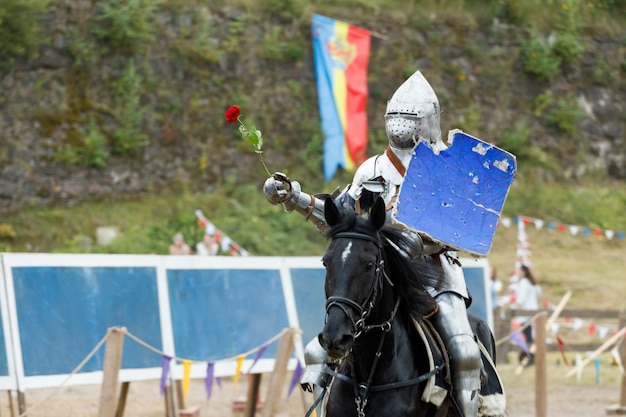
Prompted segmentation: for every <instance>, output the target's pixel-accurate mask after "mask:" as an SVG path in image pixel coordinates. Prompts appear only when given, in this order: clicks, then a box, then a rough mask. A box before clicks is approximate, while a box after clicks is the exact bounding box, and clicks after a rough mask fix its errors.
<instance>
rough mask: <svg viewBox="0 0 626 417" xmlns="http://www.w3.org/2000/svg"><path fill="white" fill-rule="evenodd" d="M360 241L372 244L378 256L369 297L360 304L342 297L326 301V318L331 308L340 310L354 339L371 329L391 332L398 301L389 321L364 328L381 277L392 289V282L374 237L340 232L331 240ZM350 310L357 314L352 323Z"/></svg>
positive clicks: (380, 286) (376, 296)
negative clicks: (349, 325) (350, 327)
mask: <svg viewBox="0 0 626 417" xmlns="http://www.w3.org/2000/svg"><path fill="white" fill-rule="evenodd" d="M339 238H345V239H361V240H367V241H370V242H373V243H375V244H376V246H377V247H378V255H377V256H376V272H375V276H374V282H373V283H372V288H371V289H370V294H369V296H368V297H367V298H366V299H365V301H363V303H362V304H359V303H357V302H356V301H354V300H351V299H349V298H347V297H342V296H337V295H334V296H330V297H328V298H327V299H326V315H327V316H328V310H329V309H330V308H331V307H333V306H334V307H338V308H340V309H341V310H342V311H343V312H344V314H345V315H346V316H347V317H348V318H349V319H350V321H352V336H353V337H354V338H355V339H356V338H357V337H359V336H360V335H361V333H362V332H368V331H370V330H372V329H382V330H383V332H388V331H390V330H391V323H392V322H393V319H394V317H395V315H396V312H397V311H398V305H399V299H398V300H397V301H396V305H395V307H394V309H393V311H392V313H391V317H390V318H389V320H387V321H385V322H383V323H381V324H375V325H370V326H365V320H366V319H367V317H368V316H369V315H370V314H371V312H372V309H373V308H374V305H375V304H376V299H377V298H378V294H379V292H380V291H382V286H383V277H384V278H385V279H386V280H387V282H388V283H389V285H391V286H392V287H393V282H391V279H389V275H387V272H386V271H385V267H384V266H385V261H384V260H383V259H382V256H381V243H380V240H379V239H377V238H376V237H374V236H371V235H368V234H366V233H359V232H340V233H337V234H335V235H334V236H333V237H332V239H333V240H335V239H339ZM349 308H351V309H353V310H355V311H356V312H357V315H358V316H359V319H358V320H357V321H354V319H353V317H352V316H351V315H350V313H349V311H348V309H349Z"/></svg>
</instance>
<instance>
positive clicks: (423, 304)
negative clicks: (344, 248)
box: [324, 207, 441, 319]
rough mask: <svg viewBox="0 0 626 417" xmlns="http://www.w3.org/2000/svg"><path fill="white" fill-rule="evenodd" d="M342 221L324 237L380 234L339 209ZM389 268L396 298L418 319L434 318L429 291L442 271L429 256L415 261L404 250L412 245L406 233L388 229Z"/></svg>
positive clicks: (383, 235) (384, 234)
mask: <svg viewBox="0 0 626 417" xmlns="http://www.w3.org/2000/svg"><path fill="white" fill-rule="evenodd" d="M339 210H340V211H341V221H340V222H339V223H337V224H335V225H333V226H331V227H329V228H328V229H327V230H326V232H325V233H324V236H325V237H326V238H329V239H330V238H332V237H333V236H335V235H336V234H337V233H341V232H347V231H351V232H358V233H365V234H368V235H370V236H377V235H378V230H376V228H375V227H374V226H372V225H371V223H370V222H369V221H368V220H367V219H366V218H364V217H362V216H359V215H358V214H357V213H356V212H355V211H354V210H350V209H346V208H345V207H339ZM380 238H381V240H382V242H381V243H382V249H383V252H384V258H385V268H386V269H387V273H388V275H389V278H390V279H391V281H392V282H393V284H394V286H395V287H396V294H398V296H399V297H401V298H402V300H403V303H402V304H403V306H404V308H405V309H406V310H407V311H408V314H410V315H411V317H413V318H415V319H420V318H422V317H424V316H429V315H431V314H432V313H433V312H434V311H435V310H436V309H437V304H436V302H435V299H434V298H433V297H432V296H431V295H430V294H429V293H428V292H427V291H426V287H434V286H435V285H436V283H437V281H438V280H439V279H440V277H441V270H440V269H439V268H437V267H436V266H435V265H433V264H432V263H429V262H428V261H427V257H426V256H421V257H417V258H411V257H410V256H409V254H408V253H406V251H404V250H403V249H401V248H403V247H407V246H408V245H409V243H408V241H407V238H406V237H405V236H404V235H403V234H402V229H398V228H395V227H391V226H384V227H383V228H382V229H381V230H380Z"/></svg>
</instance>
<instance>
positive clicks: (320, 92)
mask: <svg viewBox="0 0 626 417" xmlns="http://www.w3.org/2000/svg"><path fill="white" fill-rule="evenodd" d="M334 22H335V21H334V20H333V19H329V18H327V17H324V16H320V15H313V24H312V32H313V58H314V63H315V77H316V79H317V96H318V108H319V112H320V117H321V120H322V131H323V132H324V179H325V180H326V181H329V180H330V179H332V177H333V175H334V173H335V171H336V169H337V167H339V166H341V167H343V168H345V167H346V156H345V146H344V144H345V137H344V132H343V127H342V126H341V120H340V119H339V111H338V110H337V104H336V103H335V99H334V96H333V83H332V76H333V69H334V67H335V64H334V62H333V59H332V57H331V56H330V54H329V53H328V51H327V50H326V45H327V44H328V42H329V41H330V39H331V38H332V37H333V36H334V33H335V23H334Z"/></svg>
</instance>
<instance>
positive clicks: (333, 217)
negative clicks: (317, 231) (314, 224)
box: [324, 197, 341, 226]
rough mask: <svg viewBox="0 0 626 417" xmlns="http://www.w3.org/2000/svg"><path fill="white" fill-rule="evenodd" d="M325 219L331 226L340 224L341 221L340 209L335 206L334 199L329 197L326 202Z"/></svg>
mask: <svg viewBox="0 0 626 417" xmlns="http://www.w3.org/2000/svg"><path fill="white" fill-rule="evenodd" d="M324 218H325V219H326V223H327V224H328V225H329V226H334V225H336V224H337V223H339V220H340V219H341V214H340V213H339V209H338V208H337V206H336V205H335V202H334V201H333V199H332V198H330V197H328V198H326V200H324Z"/></svg>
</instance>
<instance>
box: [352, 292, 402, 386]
mask: <svg viewBox="0 0 626 417" xmlns="http://www.w3.org/2000/svg"><path fill="white" fill-rule="evenodd" d="M379 298H380V299H379V301H378V302H377V303H376V305H375V306H374V309H373V310H372V313H371V314H370V316H369V317H368V319H367V320H366V326H376V325H379V324H382V323H385V322H387V321H389V319H390V318H391V315H392V311H393V310H394V308H395V303H396V296H395V295H394V292H393V288H392V287H391V286H390V285H389V283H387V282H385V283H384V284H383V291H382V293H381V294H379ZM408 332H409V329H408V328H407V324H406V322H405V320H403V318H402V317H401V316H400V311H399V309H398V311H397V312H396V314H395V315H394V317H393V320H392V322H391V330H390V331H388V332H384V331H383V330H382V329H379V328H375V329H373V330H370V331H368V332H364V333H362V334H361V335H360V336H359V337H358V338H357V340H356V342H355V344H354V347H353V348H352V359H353V364H354V365H353V366H354V367H355V371H356V374H357V376H358V377H359V378H361V379H367V377H368V376H369V372H370V370H371V369H372V366H374V359H375V357H376V354H377V351H378V347H379V345H380V340H381V337H384V338H385V339H384V342H383V345H382V348H381V359H380V360H379V363H378V364H377V368H378V369H377V370H376V373H377V374H381V373H383V374H384V373H385V372H386V371H385V366H381V364H383V363H384V362H385V361H388V360H392V359H393V358H394V357H395V353H396V351H397V348H398V346H399V345H402V344H406V343H407V340H408V335H409V333H408Z"/></svg>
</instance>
